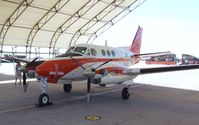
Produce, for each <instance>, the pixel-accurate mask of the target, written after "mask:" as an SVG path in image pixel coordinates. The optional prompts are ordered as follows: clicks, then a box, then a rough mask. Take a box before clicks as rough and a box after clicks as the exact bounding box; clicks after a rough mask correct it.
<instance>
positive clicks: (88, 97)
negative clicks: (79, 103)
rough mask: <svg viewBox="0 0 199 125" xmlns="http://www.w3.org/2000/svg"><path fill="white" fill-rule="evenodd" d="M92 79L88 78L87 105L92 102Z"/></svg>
mask: <svg viewBox="0 0 199 125" xmlns="http://www.w3.org/2000/svg"><path fill="white" fill-rule="evenodd" d="M91 95H92V94H91V78H89V77H88V80H87V103H89V102H90V100H91Z"/></svg>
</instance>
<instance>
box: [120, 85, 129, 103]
mask: <svg viewBox="0 0 199 125" xmlns="http://www.w3.org/2000/svg"><path fill="white" fill-rule="evenodd" d="M121 96H122V99H124V100H128V99H129V96H130V92H129V87H124V88H123V89H122V93H121Z"/></svg>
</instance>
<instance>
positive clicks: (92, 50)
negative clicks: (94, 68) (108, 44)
mask: <svg viewBox="0 0 199 125" xmlns="http://www.w3.org/2000/svg"><path fill="white" fill-rule="evenodd" d="M91 55H93V56H96V55H97V51H96V50H95V49H93V48H92V49H91Z"/></svg>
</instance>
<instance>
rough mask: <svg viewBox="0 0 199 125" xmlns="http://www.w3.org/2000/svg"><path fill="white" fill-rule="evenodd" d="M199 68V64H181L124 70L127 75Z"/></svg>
mask: <svg viewBox="0 0 199 125" xmlns="http://www.w3.org/2000/svg"><path fill="white" fill-rule="evenodd" d="M191 69H199V65H180V66H168V67H156V68H129V69H126V70H124V71H123V73H124V74H126V75H141V74H151V73H161V72H171V71H180V70H191Z"/></svg>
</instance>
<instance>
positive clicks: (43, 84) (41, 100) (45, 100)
mask: <svg viewBox="0 0 199 125" xmlns="http://www.w3.org/2000/svg"><path fill="white" fill-rule="evenodd" d="M47 87H48V85H47V78H46V77H41V80H40V89H41V94H40V96H39V97H38V104H35V105H36V106H37V107H42V106H47V105H52V104H53V103H52V102H49V96H48V94H46V89H47Z"/></svg>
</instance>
